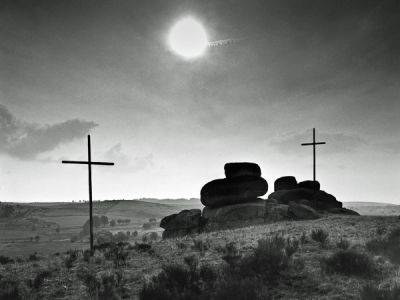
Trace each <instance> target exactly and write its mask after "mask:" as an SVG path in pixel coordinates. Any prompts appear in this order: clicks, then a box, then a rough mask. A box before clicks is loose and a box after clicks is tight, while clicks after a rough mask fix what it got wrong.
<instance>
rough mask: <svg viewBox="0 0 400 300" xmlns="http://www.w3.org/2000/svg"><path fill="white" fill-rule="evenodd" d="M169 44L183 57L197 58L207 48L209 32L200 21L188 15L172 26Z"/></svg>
mask: <svg viewBox="0 0 400 300" xmlns="http://www.w3.org/2000/svg"><path fill="white" fill-rule="evenodd" d="M168 44H169V46H170V48H171V49H172V51H174V52H175V53H176V54H178V55H180V56H182V57H183V58H185V59H192V58H196V57H199V56H201V55H203V54H204V53H205V51H206V50H207V45H208V40H207V33H206V31H205V29H204V27H203V25H202V24H201V23H200V22H198V21H196V20H195V19H194V18H192V17H186V18H183V19H181V20H179V21H178V22H177V23H176V24H175V25H174V26H173V27H172V28H171V31H170V33H169V36H168Z"/></svg>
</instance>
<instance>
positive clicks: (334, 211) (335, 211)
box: [328, 207, 360, 216]
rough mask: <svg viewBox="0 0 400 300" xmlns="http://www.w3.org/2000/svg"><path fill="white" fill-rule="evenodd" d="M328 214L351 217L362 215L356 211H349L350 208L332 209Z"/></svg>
mask: <svg viewBox="0 0 400 300" xmlns="http://www.w3.org/2000/svg"><path fill="white" fill-rule="evenodd" d="M328 212H330V213H332V214H341V215H350V216H359V215H360V214H359V213H358V212H356V211H354V210H351V209H348V208H344V207H341V208H331V209H329V210H328Z"/></svg>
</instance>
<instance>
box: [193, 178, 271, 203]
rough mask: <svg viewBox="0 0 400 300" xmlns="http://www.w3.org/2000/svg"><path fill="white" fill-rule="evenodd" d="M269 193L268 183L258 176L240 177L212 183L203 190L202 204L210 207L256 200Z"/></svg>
mask: <svg viewBox="0 0 400 300" xmlns="http://www.w3.org/2000/svg"><path fill="white" fill-rule="evenodd" d="M267 191H268V183H267V181H266V180H265V179H264V178H262V177H258V176H239V177H233V178H224V179H216V180H213V181H210V182H209V183H207V184H206V185H204V186H203V188H202V189H201V192H200V195H201V198H200V200H201V203H203V205H205V206H209V207H219V206H223V205H230V204H237V203H243V202H248V201H251V200H254V199H255V198H257V197H259V196H262V195H264V194H265V193H266V192H267Z"/></svg>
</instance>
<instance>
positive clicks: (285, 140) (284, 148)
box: [270, 131, 367, 154]
mask: <svg viewBox="0 0 400 300" xmlns="http://www.w3.org/2000/svg"><path fill="white" fill-rule="evenodd" d="M311 142H312V133H311V132H310V131H304V132H301V133H298V132H289V133H286V134H284V135H282V136H281V137H277V138H274V139H273V140H272V141H271V143H270V145H271V146H273V147H274V148H275V149H277V150H278V151H279V152H280V153H284V154H293V153H296V154H299V153H301V152H300V150H301V149H300V147H301V146H300V144H302V143H311ZM316 142H326V145H322V147H324V149H323V150H324V151H323V153H324V154H333V153H335V154H336V153H351V152H355V151H357V149H358V148H359V147H360V146H362V145H366V144H367V142H366V140H365V139H363V138H362V137H361V136H358V135H356V134H343V133H327V132H317V138H316Z"/></svg>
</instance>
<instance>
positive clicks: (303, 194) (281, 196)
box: [268, 188, 342, 210]
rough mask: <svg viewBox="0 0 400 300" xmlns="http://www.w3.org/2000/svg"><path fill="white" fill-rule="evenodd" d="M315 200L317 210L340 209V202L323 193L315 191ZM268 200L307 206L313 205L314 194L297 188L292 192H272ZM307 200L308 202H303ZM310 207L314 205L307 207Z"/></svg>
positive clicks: (308, 190)
mask: <svg viewBox="0 0 400 300" xmlns="http://www.w3.org/2000/svg"><path fill="white" fill-rule="evenodd" d="M315 197H316V200H317V209H320V210H329V209H332V208H341V207H342V202H340V201H337V200H336V198H335V196H333V195H331V194H328V193H326V192H324V191H317V192H316V193H315ZM268 199H271V200H276V201H278V202H279V203H283V204H289V203H290V202H296V203H302V202H303V204H308V205H309V202H311V203H314V192H313V191H312V190H310V189H304V188H297V189H292V190H280V191H277V192H273V193H271V194H270V195H269V196H268ZM304 200H307V201H308V202H304ZM309 206H311V207H313V206H314V204H312V205H309Z"/></svg>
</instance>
